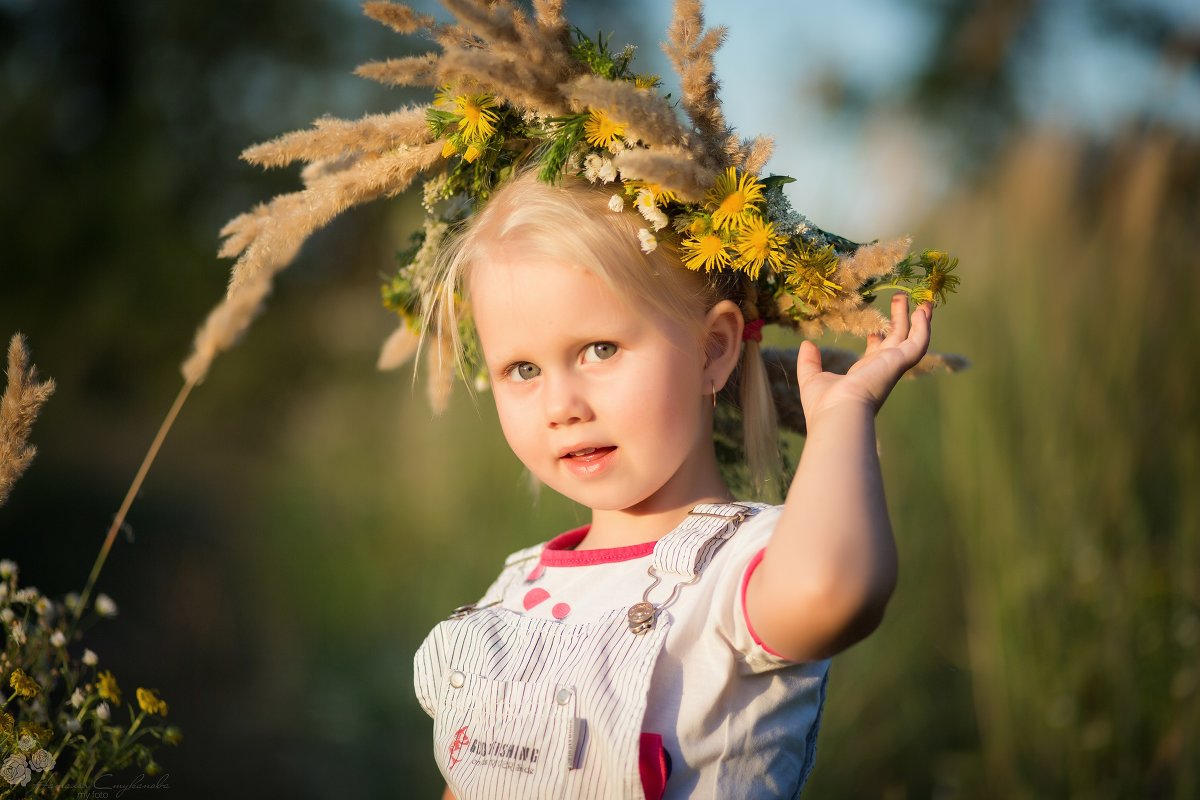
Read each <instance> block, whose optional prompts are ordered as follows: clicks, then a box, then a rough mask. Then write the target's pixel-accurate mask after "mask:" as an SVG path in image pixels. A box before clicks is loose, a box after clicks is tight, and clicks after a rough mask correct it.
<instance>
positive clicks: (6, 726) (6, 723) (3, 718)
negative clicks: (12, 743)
mask: <svg viewBox="0 0 1200 800" xmlns="http://www.w3.org/2000/svg"><path fill="white" fill-rule="evenodd" d="M14 725H16V720H14V719H13V715H12V714H10V713H8V712H7V711H0V733H12V732H13V726H14Z"/></svg>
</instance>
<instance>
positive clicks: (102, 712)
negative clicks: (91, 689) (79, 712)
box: [96, 703, 108, 720]
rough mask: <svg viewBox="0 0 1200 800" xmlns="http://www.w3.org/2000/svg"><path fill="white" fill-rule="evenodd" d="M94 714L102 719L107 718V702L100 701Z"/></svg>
mask: <svg viewBox="0 0 1200 800" xmlns="http://www.w3.org/2000/svg"><path fill="white" fill-rule="evenodd" d="M96 716H97V717H99V718H100V719H102V720H107V719H108V703H101V704H100V705H98V706H96Z"/></svg>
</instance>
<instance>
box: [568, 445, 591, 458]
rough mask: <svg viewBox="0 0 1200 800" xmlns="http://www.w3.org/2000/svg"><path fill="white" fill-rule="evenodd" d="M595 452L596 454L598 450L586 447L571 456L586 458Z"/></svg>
mask: <svg viewBox="0 0 1200 800" xmlns="http://www.w3.org/2000/svg"><path fill="white" fill-rule="evenodd" d="M594 452H596V448H594V447H585V448H583V449H582V450H576V451H575V452H574V453H571V455H573V456H586V455H587V454H588V453H594Z"/></svg>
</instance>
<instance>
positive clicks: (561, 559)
mask: <svg viewBox="0 0 1200 800" xmlns="http://www.w3.org/2000/svg"><path fill="white" fill-rule="evenodd" d="M591 527H592V526H591V525H584V526H582V527H579V528H575V529H573V530H569V531H567V532H566V533H560V534H559V535H558V536H555V537H554V538H553V539H551V540H550V541H548V542H546V546H545V547H543V548H542V556H541V558H540V559H539V560H538V565H539V566H542V567H588V566H592V565H593V564H611V563H613V562H615V561H629V560H631V559H634V558H642V557H644V556H648V555H650V554H651V553H653V552H654V545H655V542H642V543H641V544H631V545H627V546H625V547H601V548H597V549H595V550H576V549H575V547H576V546H577V545H578V544H579V543H580V542H582V541H583V538H584V537H585V536H587V534H588V531H589V530H590V529H591Z"/></svg>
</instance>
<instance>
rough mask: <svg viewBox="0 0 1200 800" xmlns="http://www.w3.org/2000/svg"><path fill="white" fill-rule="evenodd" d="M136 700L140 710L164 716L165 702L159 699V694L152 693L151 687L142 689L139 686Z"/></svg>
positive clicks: (165, 713) (165, 710) (165, 712)
mask: <svg viewBox="0 0 1200 800" xmlns="http://www.w3.org/2000/svg"><path fill="white" fill-rule="evenodd" d="M137 701H138V705H139V706H140V707H141V709H142V711H145V712H146V713H147V714H158V715H159V716H160V717H165V716H166V715H167V702H166V701H165V700H162V699H160V698H159V696H158V695H156V694H155V693H154V690H153V689H143V688H142V687H140V686H139V687H138V690H137Z"/></svg>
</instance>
